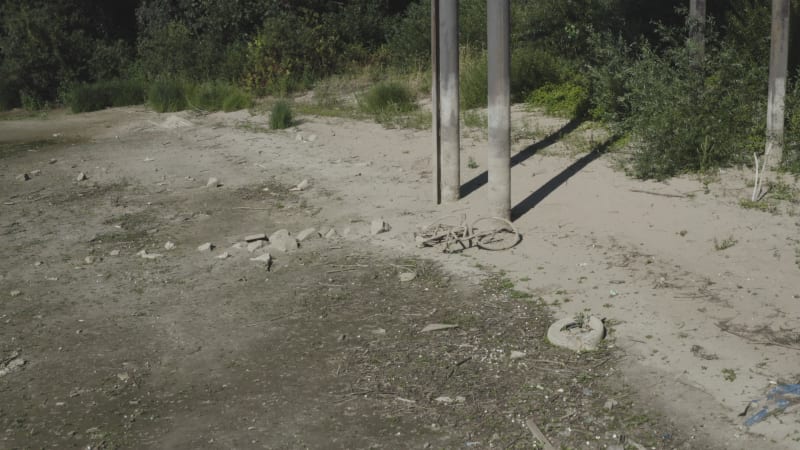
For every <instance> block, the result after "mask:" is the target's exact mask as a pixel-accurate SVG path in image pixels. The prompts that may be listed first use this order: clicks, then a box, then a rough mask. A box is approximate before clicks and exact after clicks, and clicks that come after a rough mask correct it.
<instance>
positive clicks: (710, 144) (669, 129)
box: [621, 40, 767, 179]
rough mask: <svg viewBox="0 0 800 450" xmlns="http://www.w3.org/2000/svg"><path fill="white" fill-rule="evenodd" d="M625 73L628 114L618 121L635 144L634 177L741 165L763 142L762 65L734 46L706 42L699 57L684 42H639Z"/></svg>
mask: <svg viewBox="0 0 800 450" xmlns="http://www.w3.org/2000/svg"><path fill="white" fill-rule="evenodd" d="M712 43H713V40H711V41H710V44H712ZM698 64H699V65H698ZM626 75H627V76H626V78H625V91H626V93H625V100H624V101H625V103H626V104H627V108H628V110H629V113H628V115H627V116H625V117H624V118H623V119H622V120H621V125H622V128H623V129H624V130H625V131H626V132H629V133H632V134H633V136H634V138H635V142H637V144H636V151H635V153H634V155H633V161H632V162H633V166H632V169H633V174H634V175H635V176H637V177H642V178H657V179H663V178H666V177H669V176H673V175H676V174H679V173H682V172H687V171H691V172H696V171H706V170H709V169H712V168H715V167H720V166H726V165H731V164H741V163H745V164H747V163H749V162H750V161H751V160H752V154H753V152H760V151H762V149H763V148H764V127H765V120H766V119H765V116H766V107H765V102H766V96H765V95H764V80H766V79H767V73H766V67H764V66H760V65H757V64H749V63H748V62H747V61H742V60H741V55H740V54H739V53H738V52H737V51H736V50H734V49H732V48H730V47H727V46H725V45H721V46H714V45H709V46H708V47H707V51H706V58H705V60H704V61H702V62H701V63H698V61H697V57H696V53H695V52H694V51H692V49H691V48H690V47H688V46H684V45H674V46H671V47H670V48H669V49H668V50H666V51H665V52H663V53H662V54H658V53H657V52H656V51H655V50H653V49H652V48H651V47H650V46H644V47H643V48H642V50H641V53H640V55H639V56H638V60H637V61H635V62H633V63H632V65H631V66H630V69H629V73H627V74H626Z"/></svg>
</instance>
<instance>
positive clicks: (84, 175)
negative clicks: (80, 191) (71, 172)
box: [75, 172, 89, 181]
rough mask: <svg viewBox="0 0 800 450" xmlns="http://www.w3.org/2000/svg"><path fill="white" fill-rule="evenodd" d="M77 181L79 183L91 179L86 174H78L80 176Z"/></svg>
mask: <svg viewBox="0 0 800 450" xmlns="http://www.w3.org/2000/svg"><path fill="white" fill-rule="evenodd" d="M75 179H76V180H77V181H86V180H88V179H89V177H87V176H86V174H85V173H83V172H81V173H79V174H78V176H77V177H76V178H75Z"/></svg>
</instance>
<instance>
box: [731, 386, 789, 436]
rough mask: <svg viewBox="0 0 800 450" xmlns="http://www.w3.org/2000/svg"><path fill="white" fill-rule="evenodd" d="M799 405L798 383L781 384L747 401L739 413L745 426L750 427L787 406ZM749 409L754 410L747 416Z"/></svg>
mask: <svg viewBox="0 0 800 450" xmlns="http://www.w3.org/2000/svg"><path fill="white" fill-rule="evenodd" d="M797 405H800V384H782V385H779V386H776V387H774V388H772V389H770V390H769V392H767V395H766V397H763V398H760V399H758V400H753V401H751V402H750V403H748V405H747V407H746V408H745V409H744V412H742V413H741V414H739V416H740V417H747V419H745V421H744V424H745V426H748V427H752V426H753V425H755V424H757V423H759V422H761V421H762V420H764V419H766V418H767V417H770V416H774V415H776V414H778V413H780V412H783V411H785V410H786V409H787V408H790V407H793V406H797ZM749 411H755V412H753V413H752V414H750V416H749V417H748V416H747V414H748V412H749Z"/></svg>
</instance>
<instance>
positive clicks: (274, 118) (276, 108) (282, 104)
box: [269, 100, 292, 130]
mask: <svg viewBox="0 0 800 450" xmlns="http://www.w3.org/2000/svg"><path fill="white" fill-rule="evenodd" d="M269 126H270V128H272V129H273V130H283V129H285V128H289V127H290V126H292V107H291V105H289V102H287V101H285V100H279V101H278V102H276V103H275V104H274V105H272V111H271V112H270V115H269Z"/></svg>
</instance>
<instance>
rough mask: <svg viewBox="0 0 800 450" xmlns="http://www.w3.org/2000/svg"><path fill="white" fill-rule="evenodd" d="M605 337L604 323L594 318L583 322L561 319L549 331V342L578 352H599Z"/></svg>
mask: <svg viewBox="0 0 800 450" xmlns="http://www.w3.org/2000/svg"><path fill="white" fill-rule="evenodd" d="M605 335H606V328H605V325H604V324H603V321H602V320H600V319H598V318H597V317H594V316H591V317H588V318H586V319H583V320H577V319H574V318H566V319H561V320H559V321H557V322H556V323H554V324H552V325H550V328H549V329H548V330H547V340H548V341H550V343H551V344H553V345H556V346H559V347H564V348H568V349H570V350H573V351H576V352H586V351H592V350H597V346H598V345H600V341H602V340H603V338H604V337H605Z"/></svg>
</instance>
